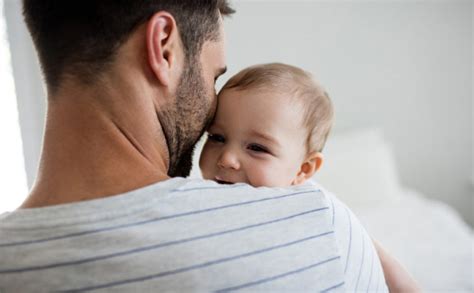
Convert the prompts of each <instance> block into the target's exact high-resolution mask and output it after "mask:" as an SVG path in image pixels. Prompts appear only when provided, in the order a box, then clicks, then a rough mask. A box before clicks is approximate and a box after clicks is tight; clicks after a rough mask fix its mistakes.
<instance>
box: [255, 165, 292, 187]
mask: <svg viewBox="0 0 474 293" xmlns="http://www.w3.org/2000/svg"><path fill="white" fill-rule="evenodd" d="M253 166H254V167H253V168H250V170H249V172H248V173H247V177H248V179H249V181H250V184H251V185H253V186H267V187H280V186H289V185H290V184H289V183H288V179H287V178H286V177H287V176H285V174H284V172H282V171H283V170H282V168H281V167H280V166H277V165H276V164H275V163H274V162H266V163H262V162H260V163H254V164H253Z"/></svg>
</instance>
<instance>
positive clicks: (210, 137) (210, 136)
mask: <svg viewBox="0 0 474 293" xmlns="http://www.w3.org/2000/svg"><path fill="white" fill-rule="evenodd" d="M207 139H208V140H210V141H213V142H220V143H223V142H225V138H224V136H222V135H220V134H212V133H209V134H207Z"/></svg>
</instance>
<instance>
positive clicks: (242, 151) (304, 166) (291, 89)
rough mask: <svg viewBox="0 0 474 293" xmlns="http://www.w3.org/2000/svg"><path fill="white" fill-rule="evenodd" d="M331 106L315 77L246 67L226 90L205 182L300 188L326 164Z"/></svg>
mask: <svg viewBox="0 0 474 293" xmlns="http://www.w3.org/2000/svg"><path fill="white" fill-rule="evenodd" d="M332 123H333V107H332V104H331V101H330V99H329V97H328V95H327V94H326V92H325V91H324V89H323V88H322V87H321V86H320V85H319V84H318V83H317V82H316V81H314V80H313V79H312V77H311V75H310V74H309V73H307V72H305V71H304V70H302V69H299V68H297V67H294V66H290V65H286V64H281V63H271V64H263V65H256V66H252V67H249V68H246V69H244V70H242V71H241V72H239V73H238V74H237V75H235V76H233V77H232V78H231V79H230V80H229V81H228V82H227V83H226V84H225V85H224V87H223V88H222V90H221V92H220V93H219V97H218V108H217V112H216V116H215V119H214V122H213V123H212V125H211V126H210V127H209V129H208V138H207V141H206V143H205V145H204V148H203V151H202V153H201V158H200V162H199V166H200V168H201V172H202V176H203V177H204V179H210V180H214V181H217V182H219V183H223V184H232V183H237V182H245V183H248V184H250V185H252V186H255V187H259V186H268V187H278V186H290V185H299V184H302V183H303V182H305V181H306V180H308V179H309V178H311V177H312V176H313V175H314V173H315V172H316V171H318V169H319V168H320V167H321V164H322V162H323V155H322V154H321V151H322V150H323V147H324V144H325V142H326V139H327V137H328V134H329V131H330V129H331V126H332Z"/></svg>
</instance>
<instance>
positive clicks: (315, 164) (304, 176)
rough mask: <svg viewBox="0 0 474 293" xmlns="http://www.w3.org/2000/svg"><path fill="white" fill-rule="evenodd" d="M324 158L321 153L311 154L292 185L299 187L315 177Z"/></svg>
mask: <svg viewBox="0 0 474 293" xmlns="http://www.w3.org/2000/svg"><path fill="white" fill-rule="evenodd" d="M323 160H324V156H323V154H322V153H320V152H312V153H310V154H309V155H308V156H307V157H306V159H305V160H304V161H303V163H302V164H301V167H300V170H299V172H298V174H297V175H296V177H295V179H294V180H293V182H292V185H299V184H302V183H304V182H305V181H306V180H308V179H310V178H311V177H313V175H314V173H316V172H317V171H318V170H319V169H320V168H321V166H322V164H323Z"/></svg>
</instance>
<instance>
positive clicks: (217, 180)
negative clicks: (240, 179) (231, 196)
mask: <svg viewBox="0 0 474 293" xmlns="http://www.w3.org/2000/svg"><path fill="white" fill-rule="evenodd" d="M214 180H215V181H216V182H217V183H219V184H234V182H230V181H226V180H224V179H222V178H221V177H220V176H216V177H215V178H214Z"/></svg>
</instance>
